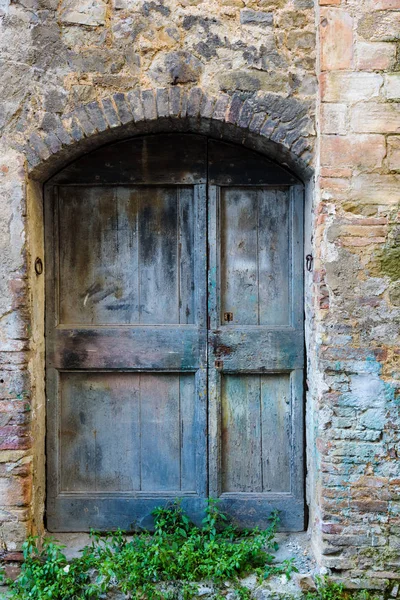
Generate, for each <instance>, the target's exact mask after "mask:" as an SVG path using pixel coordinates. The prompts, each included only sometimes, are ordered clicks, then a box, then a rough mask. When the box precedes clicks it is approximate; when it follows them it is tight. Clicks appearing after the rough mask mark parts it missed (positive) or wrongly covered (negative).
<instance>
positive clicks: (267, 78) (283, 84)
mask: <svg viewBox="0 0 400 600" xmlns="http://www.w3.org/2000/svg"><path fill="white" fill-rule="evenodd" d="M218 85H219V89H220V90H222V91H224V92H228V91H243V92H258V91H259V90H268V91H269V92H284V93H286V92H287V91H288V74H287V73H281V72H280V71H274V72H268V73H267V72H263V71H260V72H258V71H254V70H252V71H245V70H242V69H238V70H234V71H226V72H224V73H220V74H219V75H218Z"/></svg>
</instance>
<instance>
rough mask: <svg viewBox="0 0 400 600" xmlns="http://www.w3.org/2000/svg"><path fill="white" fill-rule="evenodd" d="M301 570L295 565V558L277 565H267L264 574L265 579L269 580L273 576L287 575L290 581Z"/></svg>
mask: <svg viewBox="0 0 400 600" xmlns="http://www.w3.org/2000/svg"><path fill="white" fill-rule="evenodd" d="M298 572H299V570H298V568H297V567H296V565H295V564H294V558H288V559H286V560H284V561H283V562H281V563H279V564H276V565H267V566H266V567H265V571H264V573H263V578H264V579H268V577H271V575H286V577H287V579H290V578H291V576H292V574H293V573H298Z"/></svg>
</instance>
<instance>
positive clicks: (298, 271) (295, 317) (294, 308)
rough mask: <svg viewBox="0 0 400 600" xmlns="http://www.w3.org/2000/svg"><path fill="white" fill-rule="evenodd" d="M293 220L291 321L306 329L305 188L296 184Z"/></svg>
mask: <svg viewBox="0 0 400 600" xmlns="http://www.w3.org/2000/svg"><path fill="white" fill-rule="evenodd" d="M290 222H291V249H290V250H291V252H290V268H291V277H290V280H291V298H290V308H291V321H292V326H293V327H296V329H300V330H303V329H304V266H305V256H304V188H303V186H301V185H294V186H292V187H291V188H290Z"/></svg>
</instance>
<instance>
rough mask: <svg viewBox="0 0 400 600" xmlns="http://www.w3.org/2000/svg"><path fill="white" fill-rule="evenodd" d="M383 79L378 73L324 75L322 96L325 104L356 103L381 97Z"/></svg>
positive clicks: (335, 73)
mask: <svg viewBox="0 0 400 600" xmlns="http://www.w3.org/2000/svg"><path fill="white" fill-rule="evenodd" d="M382 84H383V77H382V75H379V74H378V73H344V72H332V73H324V74H323V75H322V76H321V95H322V100H323V101H325V102H341V103H344V102H348V103H350V104H351V103H355V102H360V101H362V100H370V99H371V98H376V97H377V96H379V91H380V88H381V86H382Z"/></svg>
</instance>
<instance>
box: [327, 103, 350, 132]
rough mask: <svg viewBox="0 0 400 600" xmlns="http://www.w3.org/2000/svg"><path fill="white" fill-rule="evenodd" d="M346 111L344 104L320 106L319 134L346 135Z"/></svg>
mask: <svg viewBox="0 0 400 600" xmlns="http://www.w3.org/2000/svg"><path fill="white" fill-rule="evenodd" d="M347 120H348V109H347V106H346V104H328V103H323V104H321V133H336V134H339V135H344V134H345V133H347V130H348V126H347Z"/></svg>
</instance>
